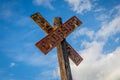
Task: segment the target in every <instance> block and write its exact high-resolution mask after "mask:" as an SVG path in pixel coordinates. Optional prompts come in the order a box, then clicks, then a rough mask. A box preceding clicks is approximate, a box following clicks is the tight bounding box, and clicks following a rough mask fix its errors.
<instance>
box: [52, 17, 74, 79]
mask: <svg viewBox="0 0 120 80" xmlns="http://www.w3.org/2000/svg"><path fill="white" fill-rule="evenodd" d="M57 27H62V20H61V18H60V17H56V18H54V28H57ZM57 53H58V61H59V66H60V75H61V80H72V74H71V69H70V64H69V59H68V55H69V54H68V52H67V47H66V40H65V39H64V40H63V41H62V42H61V43H59V44H58V45H57Z"/></svg>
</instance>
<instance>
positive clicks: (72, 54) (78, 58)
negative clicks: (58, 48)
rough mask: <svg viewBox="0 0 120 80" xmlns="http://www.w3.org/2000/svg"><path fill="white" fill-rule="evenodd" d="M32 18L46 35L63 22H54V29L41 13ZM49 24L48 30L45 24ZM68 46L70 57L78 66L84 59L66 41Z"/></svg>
mask: <svg viewBox="0 0 120 80" xmlns="http://www.w3.org/2000/svg"><path fill="white" fill-rule="evenodd" d="M31 18H32V19H33V20H34V21H35V22H36V23H37V24H38V25H39V26H40V27H41V28H42V29H43V31H45V32H46V34H49V33H50V32H52V31H53V30H54V29H55V28H57V26H58V23H60V25H59V26H62V25H61V23H62V22H56V21H59V20H54V28H53V27H52V26H51V25H50V24H49V23H48V22H47V20H45V18H44V17H43V16H42V15H41V14H40V13H35V14H33V15H32V16H31ZM44 23H45V24H48V25H47V26H48V29H46V28H47V27H46V26H45V25H43V24H44ZM65 43H66V46H67V48H68V49H67V51H68V53H69V54H68V56H69V57H70V58H71V60H72V61H73V62H74V63H75V64H76V65H77V66H78V65H79V64H80V62H81V61H82V60H83V58H82V57H81V56H80V55H79V54H78V53H77V52H76V51H75V50H74V49H73V48H72V47H71V45H70V44H69V43H68V42H67V41H66V40H65Z"/></svg>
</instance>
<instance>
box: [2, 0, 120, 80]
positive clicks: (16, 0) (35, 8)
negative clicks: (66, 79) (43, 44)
mask: <svg viewBox="0 0 120 80" xmlns="http://www.w3.org/2000/svg"><path fill="white" fill-rule="evenodd" d="M36 12H40V13H41V15H42V16H44V18H46V20H47V21H48V22H49V23H50V24H51V25H53V18H54V17H56V16H59V17H61V18H62V21H63V23H64V22H65V21H67V20H68V19H69V18H71V17H72V16H74V15H75V16H77V17H78V18H79V19H80V20H81V21H82V22H83V24H82V25H81V26H80V27H79V28H77V29H76V30H75V31H74V32H73V33H72V34H70V35H69V36H68V37H67V38H66V40H67V41H68V42H69V43H70V45H71V46H72V47H73V48H74V49H75V50H76V51H77V52H78V53H79V54H80V55H81V56H82V57H83V59H84V60H83V61H82V62H81V64H80V65H79V66H76V65H75V64H74V63H73V62H72V61H71V60H70V66H71V70H72V76H73V80H120V62H119V61H120V0H0V80H60V75H59V64H58V59H57V52H56V48H54V49H53V50H52V51H50V52H49V53H48V54H47V55H44V54H43V53H42V52H41V51H40V50H38V48H37V47H36V46H35V43H36V42H38V41H39V40H41V39H42V38H43V37H45V36H46V34H45V32H44V31H43V30H42V29H41V28H40V27H39V26H38V25H37V24H36V23H35V22H34V21H33V20H32V19H31V18H30V16H31V15H32V14H34V13H36Z"/></svg>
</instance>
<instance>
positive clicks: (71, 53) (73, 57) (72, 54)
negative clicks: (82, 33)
mask: <svg viewBox="0 0 120 80" xmlns="http://www.w3.org/2000/svg"><path fill="white" fill-rule="evenodd" d="M66 48H67V53H68V54H69V55H68V56H69V57H70V59H71V60H72V61H73V62H74V63H75V64H76V65H77V66H78V65H79V64H80V63H81V62H82V60H83V58H82V57H81V56H80V55H79V54H78V53H77V52H76V51H75V50H74V49H73V48H72V47H71V46H70V45H69V44H68V43H66Z"/></svg>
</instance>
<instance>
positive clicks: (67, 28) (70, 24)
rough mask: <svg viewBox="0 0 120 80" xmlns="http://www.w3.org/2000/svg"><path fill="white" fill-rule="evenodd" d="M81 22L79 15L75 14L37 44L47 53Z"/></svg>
mask: <svg viewBox="0 0 120 80" xmlns="http://www.w3.org/2000/svg"><path fill="white" fill-rule="evenodd" d="M81 24H82V22H81V21H80V20H79V19H78V18H77V17H75V16H73V17H72V18H71V19H69V20H68V21H67V22H65V24H63V26H62V27H58V28H56V29H55V30H54V31H53V32H51V33H50V34H48V35H47V36H46V37H44V38H43V39H42V40H40V41H39V42H37V43H36V46H37V47H38V48H39V49H40V50H41V51H42V52H43V53H44V54H47V53H48V52H49V51H50V50H51V49H52V48H54V47H55V46H56V45H57V44H58V43H60V42H61V41H62V40H63V39H64V38H65V37H67V36H68V35H69V34H70V33H71V32H73V31H74V30H75V29H76V28H77V27H78V26H79V25H81Z"/></svg>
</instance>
